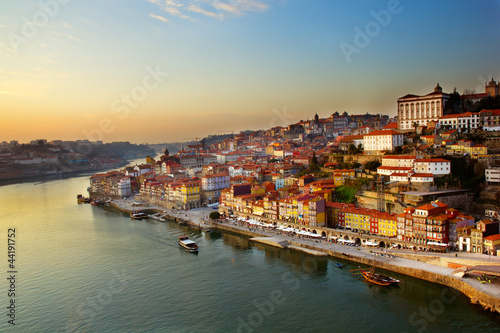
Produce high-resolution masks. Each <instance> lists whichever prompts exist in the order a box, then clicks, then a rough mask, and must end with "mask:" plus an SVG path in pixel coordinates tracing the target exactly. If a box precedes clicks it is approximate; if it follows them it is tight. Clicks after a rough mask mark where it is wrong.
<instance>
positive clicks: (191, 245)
mask: <svg viewBox="0 0 500 333" xmlns="http://www.w3.org/2000/svg"><path fill="white" fill-rule="evenodd" d="M179 245H180V246H182V247H183V248H185V249H186V250H187V251H189V252H192V253H196V252H198V245H196V243H195V242H194V241H192V240H190V239H189V237H188V236H186V235H182V236H179Z"/></svg>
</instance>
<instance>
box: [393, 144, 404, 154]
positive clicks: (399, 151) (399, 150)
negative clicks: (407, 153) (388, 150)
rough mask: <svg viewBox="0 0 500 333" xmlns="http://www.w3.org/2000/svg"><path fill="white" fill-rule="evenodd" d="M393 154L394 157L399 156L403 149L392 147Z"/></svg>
mask: <svg viewBox="0 0 500 333" xmlns="http://www.w3.org/2000/svg"><path fill="white" fill-rule="evenodd" d="M393 153H394V154H396V155H399V154H401V153H403V147H401V146H396V147H394V151H393Z"/></svg>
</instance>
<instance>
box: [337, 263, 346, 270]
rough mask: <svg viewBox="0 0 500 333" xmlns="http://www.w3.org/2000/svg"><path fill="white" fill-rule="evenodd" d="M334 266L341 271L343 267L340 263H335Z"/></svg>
mask: <svg viewBox="0 0 500 333" xmlns="http://www.w3.org/2000/svg"><path fill="white" fill-rule="evenodd" d="M335 266H337V267H338V268H340V269H342V268H343V267H344V266H343V265H342V264H341V263H339V262H336V263H335Z"/></svg>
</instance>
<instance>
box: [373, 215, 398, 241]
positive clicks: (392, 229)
mask: <svg viewBox="0 0 500 333" xmlns="http://www.w3.org/2000/svg"><path fill="white" fill-rule="evenodd" d="M378 234H379V235H382V236H387V237H396V236H397V234H398V228H397V221H396V216H392V215H390V214H388V213H385V214H380V216H379V218H378Z"/></svg>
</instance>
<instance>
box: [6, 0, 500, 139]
mask: <svg viewBox="0 0 500 333" xmlns="http://www.w3.org/2000/svg"><path fill="white" fill-rule="evenodd" d="M40 4H47V5H44V6H45V9H43V8H42V7H43V6H41V5H40ZM499 22H500V1H497V0H492V1H472V0H470V1H465V0H450V1H436V0H435V1H424V0H413V1H411V0H406V1H403V0H402V1H399V2H398V1H394V0H389V1H387V0H386V1H351V0H349V1H348V0H345V1H333V0H186V1H181V0H149V1H148V0H101V1H95V0H87V1H82V0H41V1H39V0H36V1H31V0H30V1H27V0H22V1H2V2H1V3H0V77H1V80H0V114H1V121H0V141H4V140H5V141H10V140H18V141H20V142H26V141H29V140H33V139H39V138H45V139H48V140H53V139H61V140H76V139H90V140H91V141H94V140H103V141H105V142H111V141H131V142H134V143H143V142H149V143H161V142H172V141H185V140H186V139H190V138H194V137H201V136H206V135H208V134H222V133H228V132H231V131H235V132H238V131H240V130H245V129H266V128H270V127H272V126H278V125H288V124H289V123H293V122H296V121H299V120H301V119H304V120H305V119H307V118H309V119H311V118H312V117H313V116H314V114H315V113H318V114H319V116H320V117H328V116H329V115H330V114H332V113H333V112H335V111H339V112H343V111H347V112H349V113H351V114H360V113H367V112H369V113H383V114H388V115H390V116H394V115H395V114H396V100H397V98H398V97H401V96H403V95H405V94H408V93H413V94H426V93H429V92H431V91H432V89H433V88H434V86H435V85H436V83H437V82H439V83H440V85H441V86H442V87H443V91H445V92H452V91H453V89H454V87H456V88H457V91H458V92H459V93H462V92H463V91H464V89H475V90H476V91H477V92H483V91H484V82H485V81H489V80H490V79H491V77H492V76H493V78H495V80H497V81H498V80H500V61H499V60H500V23H499Z"/></svg>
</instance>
